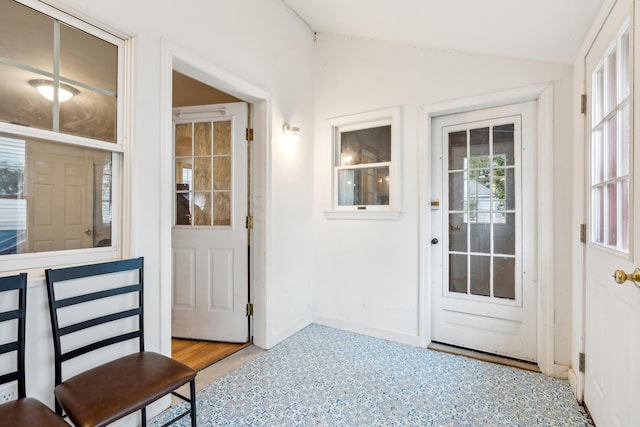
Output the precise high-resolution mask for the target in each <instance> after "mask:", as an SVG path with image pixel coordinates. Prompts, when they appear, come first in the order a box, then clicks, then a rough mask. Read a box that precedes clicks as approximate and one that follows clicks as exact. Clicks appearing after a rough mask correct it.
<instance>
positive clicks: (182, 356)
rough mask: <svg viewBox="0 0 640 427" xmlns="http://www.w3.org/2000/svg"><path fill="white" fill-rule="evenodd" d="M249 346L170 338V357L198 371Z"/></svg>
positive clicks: (247, 344) (246, 344)
mask: <svg viewBox="0 0 640 427" xmlns="http://www.w3.org/2000/svg"><path fill="white" fill-rule="evenodd" d="M249 345H251V343H245V344H234V343H226V342H214V341H197V340H185V339H179V338H172V339H171V357H172V358H174V359H175V360H178V361H180V362H182V363H184V364H185V365H187V366H190V367H192V368H193V369H195V370H197V371H199V370H201V369H204V368H206V367H207V366H209V365H212V364H214V363H215V362H218V361H219V360H222V359H224V358H225V357H227V356H229V355H231V354H233V353H235V352H236V351H238V350H241V349H243V348H245V347H247V346H249Z"/></svg>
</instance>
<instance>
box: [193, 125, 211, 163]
mask: <svg viewBox="0 0 640 427" xmlns="http://www.w3.org/2000/svg"><path fill="white" fill-rule="evenodd" d="M194 138H195V141H194V148H195V150H196V156H211V122H206V123H196V124H195V136H194Z"/></svg>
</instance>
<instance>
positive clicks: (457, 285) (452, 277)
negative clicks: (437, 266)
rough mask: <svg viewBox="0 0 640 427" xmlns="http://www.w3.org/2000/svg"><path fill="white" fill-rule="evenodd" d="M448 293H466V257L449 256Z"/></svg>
mask: <svg viewBox="0 0 640 427" xmlns="http://www.w3.org/2000/svg"><path fill="white" fill-rule="evenodd" d="M449 291H450V292H458V293H463V294H466V293H467V256H466V255H449Z"/></svg>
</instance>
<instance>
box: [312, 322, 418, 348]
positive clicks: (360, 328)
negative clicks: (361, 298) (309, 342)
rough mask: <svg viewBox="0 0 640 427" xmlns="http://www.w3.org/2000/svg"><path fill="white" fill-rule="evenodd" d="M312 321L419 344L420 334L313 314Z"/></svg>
mask: <svg viewBox="0 0 640 427" xmlns="http://www.w3.org/2000/svg"><path fill="white" fill-rule="evenodd" d="M313 323H316V324H318V325H322V326H328V327H330V328H335V329H340V330H343V331H347V332H354V333H356V334H361V335H367V336H370V337H374V338H380V339H383V340H388V341H393V342H398V343H401V344H408V345H412V346H415V347H420V346H421V344H420V343H421V341H420V336H418V335H411V334H405V333H401V332H394V331H388V330H384V329H377V328H372V327H369V326H366V325H362V324H357V323H353V322H349V321H344V320H339V319H330V318H327V317H322V316H314V317H313Z"/></svg>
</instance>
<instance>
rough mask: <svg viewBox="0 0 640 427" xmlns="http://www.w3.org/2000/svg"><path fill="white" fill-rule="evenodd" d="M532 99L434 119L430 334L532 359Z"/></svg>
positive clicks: (445, 340)
mask: <svg viewBox="0 0 640 427" xmlns="http://www.w3.org/2000/svg"><path fill="white" fill-rule="evenodd" d="M535 107H536V103H535V102H529V103H523V104H516V105H511V106H506V107H498V108H492V109H485V110H478V111H473V112H469V113H461V114H455V115H449V116H443V117H438V118H435V119H434V120H433V126H432V132H433V134H432V176H431V179H432V197H433V200H432V216H431V218H432V230H433V236H432V237H433V238H434V240H432V242H431V243H432V245H433V246H432V252H431V253H432V260H431V261H432V262H431V265H432V271H431V280H432V286H431V289H432V304H433V306H432V340H433V341H437V342H442V343H447V344H451V345H456V346H460V347H465V348H470V349H475V350H481V351H485V352H489V353H494V354H499V355H504V356H509V357H514V358H518V359H522V360H528V361H536V358H537V353H536V349H537V333H536V331H537V321H536V319H537V318H536V311H537V284H536V269H535V265H536V260H535V257H536V250H535V247H536V242H535V230H536V222H535V214H534V212H535V211H536V208H535V205H534V203H535V194H536V193H535V182H534V179H533V173H534V171H535V160H536V159H535V152H536V149H535V145H536V132H535V131H536V124H535V123H536V118H535V111H536V110H535Z"/></svg>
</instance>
